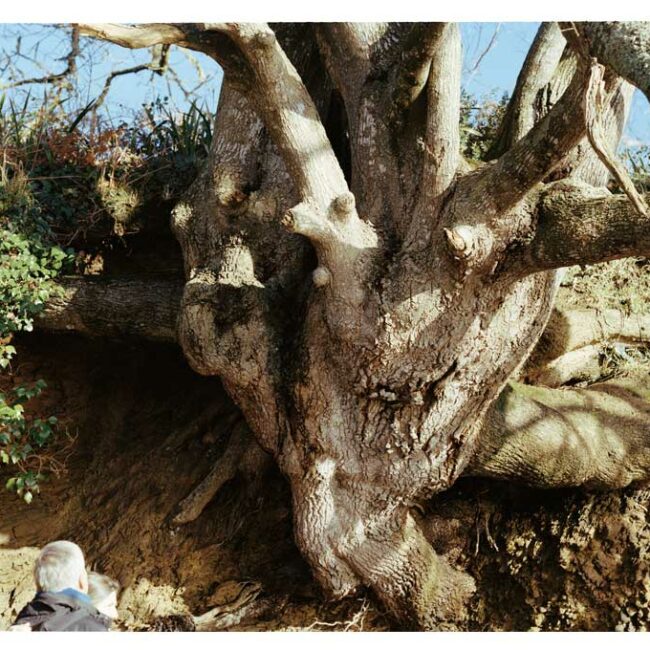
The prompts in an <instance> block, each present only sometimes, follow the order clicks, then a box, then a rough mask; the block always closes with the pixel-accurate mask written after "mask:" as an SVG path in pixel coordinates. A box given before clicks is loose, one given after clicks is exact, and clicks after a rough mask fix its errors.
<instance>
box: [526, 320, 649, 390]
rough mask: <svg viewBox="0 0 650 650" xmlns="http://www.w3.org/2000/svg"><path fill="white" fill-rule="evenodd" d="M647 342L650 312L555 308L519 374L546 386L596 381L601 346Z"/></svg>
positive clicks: (532, 381) (599, 368)
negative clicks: (646, 313)
mask: <svg viewBox="0 0 650 650" xmlns="http://www.w3.org/2000/svg"><path fill="white" fill-rule="evenodd" d="M648 342H650V316H646V315H638V314H632V315H628V314H624V313H623V312H621V311H619V310H616V309H606V310H602V311H600V310H597V309H572V310H560V309H555V310H554V311H553V313H552V315H551V318H550V320H549V322H548V325H547V326H546V329H545V330H544V334H542V337H541V338H540V340H539V343H538V344H537V346H536V347H535V350H534V351H533V353H532V354H531V356H530V359H529V360H528V361H527V363H526V365H525V366H524V368H523V370H522V372H521V375H520V376H521V378H522V379H525V380H526V381H527V382H528V383H533V384H543V385H544V386H550V387H557V386H561V385H563V384H566V383H568V382H570V381H576V380H580V381H583V380H586V381H596V380H597V379H598V378H599V377H600V374H601V372H602V370H601V367H600V359H599V357H600V355H601V354H602V352H603V350H604V348H605V346H607V345H611V344H613V343H624V344H630V345H634V344H643V343H648Z"/></svg>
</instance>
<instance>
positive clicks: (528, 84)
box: [488, 23, 566, 159]
mask: <svg viewBox="0 0 650 650" xmlns="http://www.w3.org/2000/svg"><path fill="white" fill-rule="evenodd" d="M565 46H566V40H565V39H564V37H563V36H562V32H561V31H560V28H559V27H558V25H557V23H542V24H541V25H540V28H539V30H538V32H537V35H536V36H535V40H534V41H533V44H532V45H531V47H530V50H529V51H528V54H527V56H526V60H525V61H524V64H523V66H522V68H521V71H520V72H519V76H518V77H517V83H516V85H515V90H514V92H513V94H512V97H511V99H510V102H509V103H508V108H507V109H506V114H505V116H504V118H503V121H502V122H501V125H500V126H499V132H498V134H497V137H496V141H495V143H494V144H493V145H492V148H491V149H490V152H489V154H488V155H489V158H490V159H493V158H498V157H499V156H501V155H502V154H503V153H505V152H506V151H507V150H508V149H510V148H511V147H512V145H513V144H514V143H515V142H517V141H518V140H520V139H521V138H522V137H524V136H525V135H526V133H528V131H530V129H531V128H532V127H533V125H534V124H535V122H536V121H537V118H538V117H539V116H537V115H536V110H535V106H536V103H537V98H538V94H539V92H540V90H542V88H544V86H546V84H548V83H549V82H550V81H551V78H552V76H553V73H554V71H555V68H556V66H557V65H558V63H559V62H560V58H561V56H562V52H563V51H564V48H565Z"/></svg>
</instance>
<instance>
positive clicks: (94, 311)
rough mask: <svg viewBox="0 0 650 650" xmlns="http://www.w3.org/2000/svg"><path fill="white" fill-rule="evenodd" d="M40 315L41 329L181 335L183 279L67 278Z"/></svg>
mask: <svg viewBox="0 0 650 650" xmlns="http://www.w3.org/2000/svg"><path fill="white" fill-rule="evenodd" d="M58 284H59V286H60V287H61V290H62V295H60V296H54V297H52V298H51V299H50V300H49V301H48V303H47V304H46V306H45V310H44V311H43V312H42V313H41V314H40V315H39V316H38V317H37V319H36V323H35V324H36V326H37V327H38V328H39V329H46V330H54V331H62V332H80V333H82V334H87V335H89V336H107V337H118V338H121V337H132V336H135V337H139V338H145V339H152V340H156V341H176V320H177V317H178V314H179V312H180V302H181V296H182V293H183V284H182V282H173V281H167V282H166V281H150V280H146V281H145V280H110V279H104V278H102V279H94V278H93V279H91V278H90V277H84V278H80V277H75V278H73V277H70V278H62V279H61V280H60V281H59V283H58Z"/></svg>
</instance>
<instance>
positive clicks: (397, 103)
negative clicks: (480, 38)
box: [391, 23, 445, 118]
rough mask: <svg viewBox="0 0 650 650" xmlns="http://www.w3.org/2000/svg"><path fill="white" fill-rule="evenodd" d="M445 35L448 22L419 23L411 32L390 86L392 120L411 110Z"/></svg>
mask: <svg viewBox="0 0 650 650" xmlns="http://www.w3.org/2000/svg"><path fill="white" fill-rule="evenodd" d="M444 32H445V23H416V24H415V25H414V26H413V28H412V29H411V33H410V35H409V37H408V40H407V41H406V43H405V46H404V52H403V54H402V61H401V63H400V65H399V66H398V67H397V69H396V71H395V79H394V81H393V84H392V87H391V100H392V107H391V113H392V116H393V118H394V117H396V116H398V115H399V114H400V113H402V112H403V111H404V110H405V109H406V108H408V107H409V106H410V105H411V104H412V103H413V102H414V101H415V100H416V99H417V98H418V96H419V95H420V93H421V92H422V90H423V89H424V86H425V84H426V82H427V79H428V77H429V69H430V67H431V59H432V58H433V56H434V53H435V51H436V48H437V47H438V45H439V43H440V42H441V39H442V37H443V34H444Z"/></svg>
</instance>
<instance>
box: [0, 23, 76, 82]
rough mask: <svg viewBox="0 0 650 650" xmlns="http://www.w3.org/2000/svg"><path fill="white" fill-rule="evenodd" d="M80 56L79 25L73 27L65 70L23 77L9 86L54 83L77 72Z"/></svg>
mask: <svg viewBox="0 0 650 650" xmlns="http://www.w3.org/2000/svg"><path fill="white" fill-rule="evenodd" d="M78 56H79V29H78V28H77V27H73V28H72V33H71V34H70V51H69V53H68V55H67V56H66V57H65V61H66V67H65V70H63V72H59V73H58V74H50V75H46V76H44V77H33V78H31V79H21V80H20V81H17V82H15V83H13V84H10V85H9V86H5V88H6V87H8V88H17V87H18V86H25V85H27V84H47V83H54V82H56V81H61V80H62V79H65V78H66V77H68V76H70V75H73V74H75V73H76V72H77V57H78Z"/></svg>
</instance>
